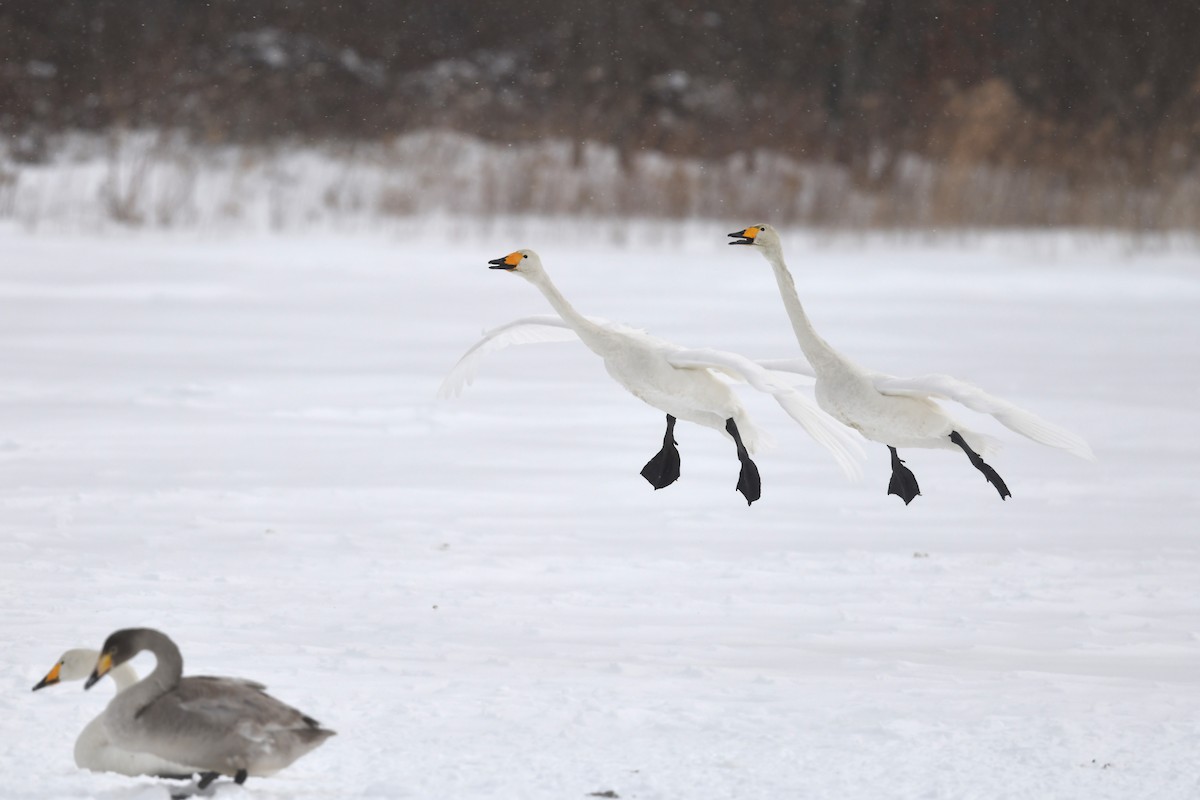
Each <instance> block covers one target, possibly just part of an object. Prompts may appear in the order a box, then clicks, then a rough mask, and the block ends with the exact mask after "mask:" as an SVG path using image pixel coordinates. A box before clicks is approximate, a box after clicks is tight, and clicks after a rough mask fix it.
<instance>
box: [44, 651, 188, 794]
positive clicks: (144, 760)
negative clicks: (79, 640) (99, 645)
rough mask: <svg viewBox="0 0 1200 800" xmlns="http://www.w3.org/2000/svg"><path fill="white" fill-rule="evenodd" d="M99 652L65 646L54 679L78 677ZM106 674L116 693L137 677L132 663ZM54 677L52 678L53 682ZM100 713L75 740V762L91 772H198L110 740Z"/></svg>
mask: <svg viewBox="0 0 1200 800" xmlns="http://www.w3.org/2000/svg"><path fill="white" fill-rule="evenodd" d="M99 657H100V653H98V652H97V651H95V650H88V649H86V648H76V649H74V650H68V651H67V652H66V653H64V654H63V656H62V658H61V659H59V665H58V676H57V681H61V682H67V681H81V680H83V679H84V678H86V677H87V676H88V675H89V674H90V673H91V671H92V666H93V665H94V664H95V663H96V659H97V658H99ZM109 675H111V676H112V679H113V682H114V683H115V684H116V687H117V694H120V693H121V692H123V691H125V690H126V689H128V688H129V687H131V686H133V685H134V684H135V683H137V681H138V675H137V673H136V672H135V671H134V669H133V667H131V666H130V665H128V664H122V665H120V666H119V667H116V668H114V669H113V670H112V671H111V672H109ZM57 681H56V682H57ZM103 718H104V714H103V713H101V714H100V715H99V716H97V717H96V718H95V719H93V720H91V721H90V722H88V724H87V725H86V726H84V728H83V730H82V731H80V732H79V738H77V739H76V740H75V765H76V766H77V767H79V768H80V769H86V770H90V771H92V772H115V773H117V774H118V775H129V776H138V775H157V776H162V775H190V774H192V773H194V772H199V770H198V769H196V768H195V767H190V766H187V765H184V764H179V763H176V762H174V761H169V760H167V759H165V758H160V757H159V756H156V755H154V754H153V753H139V752H135V751H132V750H125V749H122V748H120V747H117V746H116V745H115V744H113V742H112V740H111V739H110V738H109V735H108V731H107V730H106V729H105V727H104V719H103Z"/></svg>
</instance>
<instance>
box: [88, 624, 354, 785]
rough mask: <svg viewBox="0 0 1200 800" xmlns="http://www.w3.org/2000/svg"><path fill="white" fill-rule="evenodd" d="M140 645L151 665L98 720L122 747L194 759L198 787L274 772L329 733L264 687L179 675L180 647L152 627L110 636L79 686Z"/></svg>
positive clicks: (91, 681) (135, 651)
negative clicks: (198, 773) (153, 661)
mask: <svg viewBox="0 0 1200 800" xmlns="http://www.w3.org/2000/svg"><path fill="white" fill-rule="evenodd" d="M143 650H149V651H150V652H151V653H153V654H154V657H155V659H156V660H157V663H156V664H155V666H154V670H153V671H152V672H151V673H150V674H149V675H147V676H146V677H145V678H143V679H142V680H140V681H138V682H137V683H136V684H134V685H133V686H132V687H130V688H129V689H127V690H125V691H124V692H121V693H120V694H118V695H117V696H116V697H115V698H113V700H112V702H110V703H109V704H108V708H107V709H105V711H104V714H103V716H102V717H101V719H102V720H103V722H104V728H105V730H106V731H107V732H108V735H109V738H110V739H111V740H112V742H113V744H115V745H117V746H118V747H120V748H122V749H125V750H132V751H135V752H145V753H152V754H154V755H156V756H159V757H161V758H165V759H168V760H170V761H176V762H179V763H181V764H194V765H195V766H196V768H197V769H199V770H201V771H202V773H203V774H202V775H201V778H200V782H199V784H198V788H201V789H203V788H205V787H207V786H208V785H209V784H210V783H212V781H213V780H215V779H216V778H217V776H218V775H231V776H233V778H234V780H235V781H236V782H237V783H243V782H245V780H246V777H247V776H248V775H254V776H256V777H259V776H265V775H272V774H274V773H276V772H278V771H279V770H281V769H283V768H284V767H286V766H288V765H289V764H291V763H292V762H293V761H295V760H296V759H298V758H300V756H302V755H304V754H305V753H307V752H309V751H310V750H312V749H314V748H316V747H317V746H318V745H320V744H321V743H322V742H324V741H325V740H326V739H327V738H329V737H330V736H333V735H334V732H333V731H331V730H328V729H326V728H322V727H321V725H320V723H319V722H317V721H316V720H315V719H313V718H312V717H309V716H306V715H304V714H302V713H301V712H300V711H297V710H296V709H294V708H292V707H291V706H288V705H285V704H284V703H281V702H279V701H278V700H276V699H275V698H274V697H271V696H270V695H268V694H267V693H266V692H265V691H263V690H264V688H265V687H263V686H262V685H261V684H256V683H251V682H248V681H241V680H238V679H234V678H219V679H212V678H191V677H189V678H185V677H183V656H182V655H180V653H179V648H178V647H176V646H175V643H174V642H172V641H171V640H170V639H169V638H168V637H167V636H166V635H165V634H163V633H160V632H159V631H156V630H153V629H151V628H126V629H125V630H120V631H117V632H116V633H114V634H112V635H111V636H109V637H108V639H106V640H105V642H104V647H103V648H102V649H101V652H100V657H99V658H98V659H97V661H96V666H95V669H94V670H93V671H92V674H91V676H90V677H89V678H88V679H87V683H85V684H84V688H85V689H87V688H91V686H92V685H93V684H95V683H96V681H98V680H100V678H101V677H102V676H104V675H106V674H108V673H109V672H110V671H111V670H113V669H115V668H116V667H119V666H120V665H121V664H124V663H125V662H126V661H129V660H130V659H131V658H133V657H134V656H136V655H137V654H138V653H140V652H142V651H143Z"/></svg>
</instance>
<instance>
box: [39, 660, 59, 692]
mask: <svg viewBox="0 0 1200 800" xmlns="http://www.w3.org/2000/svg"><path fill="white" fill-rule="evenodd" d="M61 669H62V662H59V663H57V664H55V665H54V669H52V670H50V671H49V672H47V673H46V677H44V678H42V679H41V680H40V681H38V682H37V686H34V687H33V690H34V691H35V692H36V691H37V690H38V689H45V688H46V687H47V686H53V685H54V684H56V683H58V672H59V670H61Z"/></svg>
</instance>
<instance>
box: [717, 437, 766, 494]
mask: <svg viewBox="0 0 1200 800" xmlns="http://www.w3.org/2000/svg"><path fill="white" fill-rule="evenodd" d="M725 430H727V431H729V435H730V436H732V437H733V443H734V444H735V445H737V457H738V461H740V462H742V471H741V472H739V473H738V482H737V490H738V491H739V492H741V493H742V496H743V497H745V498H746V505H750V504H751V503H753V502H754V501H755V500H757V499H758V498H760V497H762V480H761V479H760V478H759V476H758V466H757V465H756V464H755V463H754V462H753V461H751V460H750V453H748V452H747V451H746V445H744V444H742V435H741V434H740V433H738V429H737V425H736V424H735V423H734V421H733V417H730V418H729V419H727V420H725Z"/></svg>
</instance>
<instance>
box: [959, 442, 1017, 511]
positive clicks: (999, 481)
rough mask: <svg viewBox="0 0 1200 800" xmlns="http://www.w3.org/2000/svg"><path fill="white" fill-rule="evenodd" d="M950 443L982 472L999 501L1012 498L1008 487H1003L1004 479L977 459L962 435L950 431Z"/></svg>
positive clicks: (977, 454)
mask: <svg viewBox="0 0 1200 800" xmlns="http://www.w3.org/2000/svg"><path fill="white" fill-rule="evenodd" d="M950 441H952V442H954V443H955V444H956V445H958V446H959V447H961V448H962V450H963V452H964V453H966V454H967V458H969V459H971V466H973V467H975V469H977V470H979V471H980V472H982V473H983V477H985V478H987V481H988V483H990V484H991V485H992V486H995V487H996V491H997V492H999V493H1000V499H1001V500H1006V499H1008V498H1009V497H1012V492H1010V491H1009V490H1008V486H1006V485H1005V483H1004V479H1003V478H1001V477H1000V475H999V473H997V472H996V470H994V469H992V468H991V467H990V466H989V465H988V464H987V462H985V461H984V460H983V459H982V458H980V457H979V453H976V452H975V451H974V450H972V449H971V448H970V447H969V446H968V445H967V442H966V440H965V439H963V437H962V435H961V434H959V432H958V431H950Z"/></svg>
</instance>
